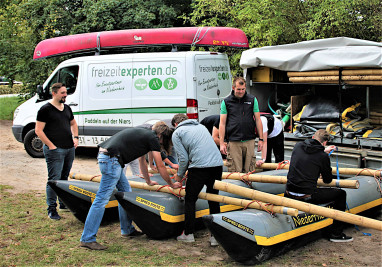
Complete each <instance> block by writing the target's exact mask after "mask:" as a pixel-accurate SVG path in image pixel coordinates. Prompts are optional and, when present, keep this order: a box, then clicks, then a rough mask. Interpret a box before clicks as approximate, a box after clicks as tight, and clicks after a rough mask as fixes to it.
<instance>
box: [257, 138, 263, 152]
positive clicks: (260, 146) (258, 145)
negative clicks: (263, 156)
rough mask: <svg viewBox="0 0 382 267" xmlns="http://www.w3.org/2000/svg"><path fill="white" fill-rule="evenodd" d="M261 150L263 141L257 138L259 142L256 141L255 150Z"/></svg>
mask: <svg viewBox="0 0 382 267" xmlns="http://www.w3.org/2000/svg"><path fill="white" fill-rule="evenodd" d="M261 150H263V141H261V140H259V142H257V152H260V151H261Z"/></svg>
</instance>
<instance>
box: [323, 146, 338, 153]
mask: <svg viewBox="0 0 382 267" xmlns="http://www.w3.org/2000/svg"><path fill="white" fill-rule="evenodd" d="M332 150H337V147H336V146H333V145H331V146H328V147H326V148H325V150H324V151H325V153H328V154H329V153H330V152H331V151H332Z"/></svg>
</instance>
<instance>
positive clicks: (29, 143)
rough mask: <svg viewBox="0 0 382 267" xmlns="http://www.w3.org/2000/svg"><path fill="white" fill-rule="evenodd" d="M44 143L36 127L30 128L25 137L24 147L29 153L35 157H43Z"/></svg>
mask: <svg viewBox="0 0 382 267" xmlns="http://www.w3.org/2000/svg"><path fill="white" fill-rule="evenodd" d="M42 147H43V143H42V141H41V139H40V138H39V137H38V136H37V135H36V133H35V132H34V129H32V130H30V131H29V132H28V133H27V134H26V135H25V138H24V148H25V150H26V151H27V153H28V154H29V155H30V156H31V157H33V158H43V157H44V152H43V151H42Z"/></svg>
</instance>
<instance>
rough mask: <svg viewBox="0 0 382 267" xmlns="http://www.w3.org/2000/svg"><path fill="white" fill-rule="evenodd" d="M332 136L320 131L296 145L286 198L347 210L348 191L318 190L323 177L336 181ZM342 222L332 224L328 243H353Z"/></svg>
mask: <svg viewBox="0 0 382 267" xmlns="http://www.w3.org/2000/svg"><path fill="white" fill-rule="evenodd" d="M329 140H330V134H329V133H328V132H327V131H325V130H318V131H317V132H316V133H315V134H314V135H313V138H312V139H307V140H305V141H303V142H299V143H297V144H296V145H295V146H294V149H293V151H292V156H291V160H290V166H289V172H288V176H287V179H288V180H287V184H286V191H285V194H284V196H285V197H288V198H292V199H296V200H300V201H305V202H309V203H312V204H326V203H329V202H332V201H333V202H334V204H333V208H334V209H336V210H340V211H345V209H346V191H344V190H342V189H339V188H317V179H318V178H319V176H320V174H321V175H322V179H323V180H324V182H325V183H330V182H331V181H332V179H333V175H332V167H331V166H330V158H329V155H328V153H330V151H332V150H333V149H335V148H336V147H335V146H328V147H327V148H325V146H326V144H327V143H328V141H329ZM342 230H343V223H342V222H340V221H337V220H334V221H333V225H332V227H331V228H330V232H329V240H330V241H332V242H350V241H353V238H352V237H349V236H346V235H345V234H344V233H343V232H342Z"/></svg>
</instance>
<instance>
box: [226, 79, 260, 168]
mask: <svg viewBox="0 0 382 267" xmlns="http://www.w3.org/2000/svg"><path fill="white" fill-rule="evenodd" d="M245 90H246V83H245V80H244V78H243V77H237V78H235V79H234V80H233V83H232V92H231V95H229V96H228V97H226V98H225V99H224V100H223V102H222V104H221V108H220V124H219V139H220V152H221V153H222V154H226V155H227V167H228V171H230V172H245V173H247V172H251V171H253V170H254V169H255V167H256V158H255V138H256V133H255V128H257V132H258V134H259V142H258V149H257V151H261V150H262V147H263V126H262V124H261V121H260V111H259V106H258V103H257V99H256V97H254V96H252V95H250V94H247V92H246V91H245ZM226 140H227V141H228V145H226V143H225V141H226Z"/></svg>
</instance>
